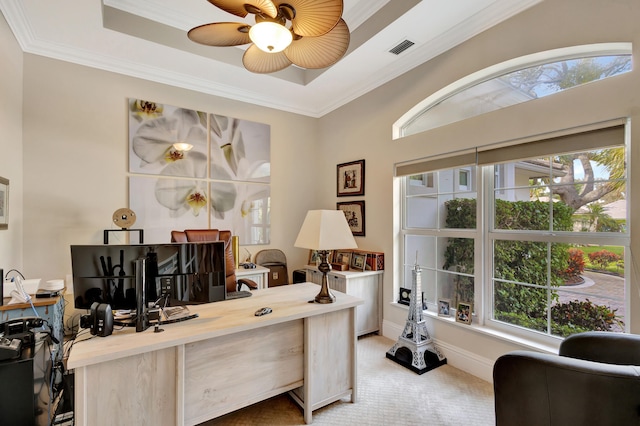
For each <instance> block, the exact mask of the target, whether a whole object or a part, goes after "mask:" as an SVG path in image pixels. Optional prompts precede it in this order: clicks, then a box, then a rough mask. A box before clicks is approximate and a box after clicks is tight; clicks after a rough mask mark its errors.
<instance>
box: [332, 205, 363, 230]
mask: <svg viewBox="0 0 640 426" xmlns="http://www.w3.org/2000/svg"><path fill="white" fill-rule="evenodd" d="M336 207H337V209H338V210H342V212H343V213H344V216H345V217H346V218H347V223H348V224H349V228H350V229H351V233H352V234H353V236H354V237H364V230H365V228H364V218H365V217H364V201H349V202H344V203H336Z"/></svg>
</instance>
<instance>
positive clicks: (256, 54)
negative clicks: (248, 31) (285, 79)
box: [242, 44, 291, 74]
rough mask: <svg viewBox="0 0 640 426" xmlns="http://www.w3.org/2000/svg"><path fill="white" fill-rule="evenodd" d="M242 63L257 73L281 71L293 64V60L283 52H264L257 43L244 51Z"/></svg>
mask: <svg viewBox="0 0 640 426" xmlns="http://www.w3.org/2000/svg"><path fill="white" fill-rule="evenodd" d="M242 63H243V64H244V67H245V68H246V69H248V70H249V71H251V72H255V73H257V74H268V73H271V72H276V71H280V70H282V69H285V68H286V67H288V66H289V65H291V61H290V60H289V59H288V58H287V56H286V55H285V54H284V53H283V52H278V53H267V52H263V51H262V50H260V49H259V48H258V46H256V45H255V44H252V45H251V46H249V48H248V49H247V51H246V52H244V56H243V57H242Z"/></svg>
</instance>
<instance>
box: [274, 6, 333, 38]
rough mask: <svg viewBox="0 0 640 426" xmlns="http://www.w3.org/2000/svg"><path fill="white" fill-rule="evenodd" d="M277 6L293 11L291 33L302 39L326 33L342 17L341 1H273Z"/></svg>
mask: <svg viewBox="0 0 640 426" xmlns="http://www.w3.org/2000/svg"><path fill="white" fill-rule="evenodd" d="M274 3H276V4H277V5H278V6H280V5H285V6H286V5H290V6H291V7H293V8H294V9H295V17H293V19H292V20H291V23H292V25H293V32H294V33H296V34H298V35H301V36H304V37H318V36H321V35H323V34H326V33H328V32H329V31H330V30H331V29H332V28H333V27H334V26H335V25H336V24H337V23H338V20H339V19H340V17H341V16H342V10H343V4H342V0H274Z"/></svg>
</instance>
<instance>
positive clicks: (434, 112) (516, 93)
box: [393, 43, 632, 138]
mask: <svg viewBox="0 0 640 426" xmlns="http://www.w3.org/2000/svg"><path fill="white" fill-rule="evenodd" d="M631 65H632V62H631V44H630V43H600V44H596V45H587V46H574V47H571V48H562V49H556V50H552V51H548V52H541V53H536V54H533V55H528V56H524V57H520V58H516V59H513V60H510V61H506V62H503V63H501V64H497V65H494V66H492V67H489V68H486V69H483V70H480V71H478V72H476V73H474V74H471V75H469V76H467V77H465V78H463V79H460V80H458V81H456V82H454V83H452V84H450V85H449V86H447V87H445V88H443V89H442V90H440V91H438V92H436V93H434V94H433V95H431V96H429V97H428V98H426V99H425V100H423V101H422V102H420V103H419V104H418V105H416V106H415V107H414V108H412V109H411V110H410V111H408V112H407V113H406V114H404V115H403V116H402V117H401V118H400V119H399V120H398V121H397V122H396V123H395V124H394V125H393V134H394V138H401V137H404V136H409V135H413V134H416V133H420V132H424V131H426V130H429V129H433V128H436V127H440V126H444V125H446V124H451V123H455V122H457V121H461V120H464V119H467V118H471V117H475V116H477V115H480V114H484V113H487V112H491V111H495V110H498V109H501V108H506V107H509V106H512V105H516V104H519V103H523V102H527V101H531V100H535V99H538V98H542V97H545V96H549V95H552V94H555V93H560V92H562V91H564V90H567V89H570V88H572V87H576V86H579V85H582V84H587V83H591V82H594V81H598V80H603V79H605V78H609V77H613V76H616V75H619V74H622V73H625V72H629V71H631Z"/></svg>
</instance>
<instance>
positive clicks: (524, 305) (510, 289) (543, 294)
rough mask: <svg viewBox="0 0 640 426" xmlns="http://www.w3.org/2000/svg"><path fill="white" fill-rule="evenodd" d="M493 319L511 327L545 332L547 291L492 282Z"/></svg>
mask: <svg viewBox="0 0 640 426" xmlns="http://www.w3.org/2000/svg"><path fill="white" fill-rule="evenodd" d="M493 297H494V298H493V305H494V310H493V317H494V318H495V319H496V320H498V321H503V322H506V323H509V324H513V325H519V326H521V327H525V328H529V329H532V330H535V331H541V332H545V333H546V332H547V329H548V327H547V290H546V289H544V288H535V287H528V286H524V285H520V284H514V283H505V282H500V281H495V282H494V287H493Z"/></svg>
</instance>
